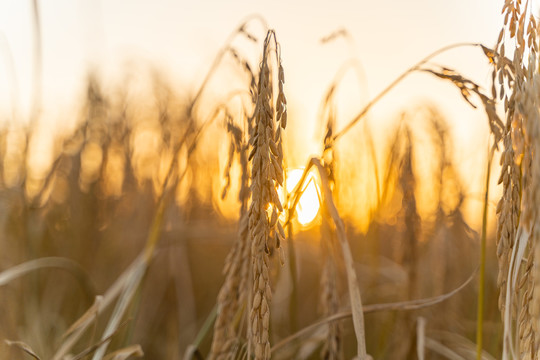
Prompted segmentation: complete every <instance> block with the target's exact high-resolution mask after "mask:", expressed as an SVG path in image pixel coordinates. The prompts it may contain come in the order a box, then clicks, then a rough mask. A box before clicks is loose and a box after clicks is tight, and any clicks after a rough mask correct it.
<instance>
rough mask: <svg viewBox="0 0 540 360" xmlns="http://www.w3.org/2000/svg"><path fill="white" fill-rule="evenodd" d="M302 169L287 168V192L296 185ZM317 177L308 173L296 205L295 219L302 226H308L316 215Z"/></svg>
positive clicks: (317, 201) (318, 192)
mask: <svg viewBox="0 0 540 360" xmlns="http://www.w3.org/2000/svg"><path fill="white" fill-rule="evenodd" d="M303 173H304V170H303V169H289V170H288V171H287V179H286V180H285V186H286V188H287V193H288V194H289V195H292V192H293V191H294V189H295V187H296V185H298V182H299V181H300V179H301V178H302V174H303ZM317 181H318V180H317V178H316V177H315V175H314V174H313V173H311V172H310V173H308V175H307V178H306V181H305V185H304V187H303V189H302V195H301V196H300V200H299V201H298V204H297V205H296V219H297V220H298V222H299V223H300V225H302V226H309V225H311V223H312V222H313V221H314V220H315V218H316V217H317V214H318V213H319V208H320V201H319V199H320V191H319V185H318V183H317Z"/></svg>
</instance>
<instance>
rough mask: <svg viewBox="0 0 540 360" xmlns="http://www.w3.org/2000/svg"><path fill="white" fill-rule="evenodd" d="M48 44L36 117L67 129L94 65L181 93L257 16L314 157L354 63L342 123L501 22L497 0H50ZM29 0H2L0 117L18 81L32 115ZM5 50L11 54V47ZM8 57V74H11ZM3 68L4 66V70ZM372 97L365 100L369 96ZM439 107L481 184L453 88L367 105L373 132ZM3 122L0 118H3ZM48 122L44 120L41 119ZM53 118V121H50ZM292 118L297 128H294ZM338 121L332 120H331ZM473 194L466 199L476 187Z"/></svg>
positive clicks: (477, 147)
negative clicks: (322, 116)
mask: <svg viewBox="0 0 540 360" xmlns="http://www.w3.org/2000/svg"><path fill="white" fill-rule="evenodd" d="M38 3H39V9H40V17H41V25H42V44H43V119H44V121H51V122H54V123H56V124H57V125H58V124H60V126H61V125H62V124H65V122H66V121H69V119H67V118H66V115H65V114H66V112H65V109H67V108H70V107H72V106H73V105H74V104H76V103H77V99H79V97H80V96H81V94H82V89H83V80H84V79H85V75H86V71H87V70H88V68H89V67H98V68H99V69H100V72H101V73H102V74H103V75H105V78H106V79H116V80H117V81H120V80H121V78H120V77H118V76H117V74H119V73H121V71H119V70H121V69H124V68H125V64H126V62H127V61H128V60H133V59H136V61H138V62H141V61H142V62H145V63H148V64H153V65H155V66H157V67H158V68H160V69H162V70H163V71H166V72H167V74H168V75H169V79H170V80H171V81H173V82H174V83H175V84H178V87H177V88H178V89H179V90H181V91H182V90H183V91H186V92H187V91H189V90H190V89H193V88H194V87H196V86H197V85H198V84H199V83H200V81H201V79H202V78H203V76H204V75H205V74H206V72H207V71H208V69H209V67H210V64H211V61H212V59H213V56H214V55H215V53H216V52H217V51H218V50H219V48H220V46H221V45H222V44H223V42H224V41H225V39H226V38H227V36H228V34H229V33H230V32H231V31H232V30H233V29H234V28H235V27H236V26H238V24H239V22H240V21H241V20H242V19H243V18H245V17H246V16H247V15H250V14H253V13H258V14H261V15H262V16H264V18H265V19H266V21H267V22H268V24H269V26H270V27H271V28H273V29H275V30H276V34H277V37H278V41H279V42H280V43H281V49H282V58H283V64H284V67H285V73H286V74H285V75H286V92H287V96H288V100H289V104H290V106H291V112H292V113H294V114H295V118H294V119H291V122H293V124H292V125H291V126H300V127H301V128H302V129H303V132H302V134H303V137H304V140H305V144H304V146H303V149H304V151H305V154H302V155H301V156H300V158H302V159H303V158H307V156H308V155H309V154H311V153H318V152H319V145H318V144H319V143H318V142H317V141H316V140H314V136H316V135H317V136H320V131H319V132H318V130H316V129H315V127H316V126H317V121H316V120H315V118H316V113H317V110H318V104H319V103H320V101H321V97H322V96H323V93H324V91H325V89H326V87H327V86H328V84H329V83H330V82H331V80H332V78H333V77H334V74H335V73H336V71H337V70H338V69H339V67H340V66H341V65H342V64H343V63H344V62H346V61H347V60H349V59H350V58H352V57H355V58H357V59H359V60H360V62H361V63H362V66H363V69H364V76H365V84H364V86H363V88H362V89H360V90H359V89H358V86H357V85H356V83H355V81H353V80H349V81H346V82H345V83H344V86H343V89H342V93H341V95H340V99H341V100H340V105H341V109H342V111H341V115H342V122H341V124H343V123H345V122H346V121H347V120H346V119H348V118H350V117H351V116H352V115H353V114H354V113H355V112H357V111H358V110H359V109H360V108H361V105H362V103H363V102H365V101H366V99H367V98H371V97H373V96H374V95H375V94H377V93H378V92H379V91H381V90H382V89H383V88H384V87H385V86H386V85H387V84H389V83H390V82H391V81H392V80H393V79H394V78H396V77H397V76H399V74H401V73H402V72H403V71H404V70H406V69H407V68H408V67H410V66H411V65H413V64H414V63H416V62H417V61H418V60H420V59H421V58H422V57H424V56H425V55H427V54H429V53H430V52H432V51H434V50H436V49H438V48H440V47H442V46H445V45H448V44H451V43H456V42H481V43H483V44H485V45H487V46H492V45H493V44H494V42H495V40H496V38H497V35H498V31H499V29H500V27H501V25H502V18H501V16H500V11H501V8H502V4H503V0H500V1H495V0H452V1H442V0H408V1H403V0H381V1H363V0H338V1H328V0H325V1H322V0H310V1H307V0H286V1H284V0H277V1H272V2H268V1H254V0H243V1H217V0H216V1H186V0H152V1H150V0H145V1H143V0H107V1H103V0H102V1H92V0H47V1H38ZM338 29H346V30H347V31H348V33H349V34H350V39H349V41H345V40H344V39H341V40H337V41H334V42H332V43H330V44H321V42H320V39H321V38H322V37H324V36H327V35H328V34H330V33H332V32H334V31H336V30H338ZM34 41H35V39H34V36H33V22H32V1H30V0H0V51H1V54H2V55H1V56H0V63H1V64H2V65H1V66H0V79H2V81H0V106H1V107H2V109H3V111H0V114H8V113H9V111H7V110H6V109H10V108H11V104H12V102H13V100H12V99H13V91H12V87H11V86H10V81H8V80H4V79H10V78H12V76H13V75H15V78H16V83H17V88H18V91H17V94H16V97H15V99H17V102H16V108H17V110H18V112H19V113H20V114H21V115H22V117H23V118H24V116H27V113H28V107H29V106H28V104H29V103H30V99H31V90H32V84H33V81H34V77H33V75H34V74H33V67H32V64H33V59H34V52H33V46H34ZM7 49H9V51H8V50H7ZM8 54H11V56H12V58H13V63H14V69H11V68H10V67H9V61H7V58H8V57H9V55H8ZM435 63H439V64H444V65H447V66H449V67H452V68H454V69H457V70H458V71H460V72H461V73H463V74H465V75H466V76H468V77H470V78H472V79H473V80H475V81H477V82H478V83H480V84H482V85H484V86H486V87H487V86H488V85H489V84H488V80H489V73H490V72H489V71H490V69H489V66H488V65H487V62H486V60H485V58H484V57H483V56H482V53H481V51H479V50H478V49H457V50H453V51H451V52H449V53H447V54H444V55H442V56H440V57H438V58H437V59H436V60H435ZM6 64H8V65H7V66H6ZM366 91H367V93H366ZM426 101H427V102H430V103H432V104H434V105H436V106H437V107H439V108H440V109H441V111H442V112H443V113H444V114H445V116H446V117H447V118H448V120H449V121H450V124H451V127H452V129H451V131H452V133H453V135H454V137H455V138H457V139H458V140H457V145H456V146H455V149H456V154H455V156H456V161H457V162H461V163H462V164H464V165H463V166H466V167H467V168H470V169H476V171H475V172H471V173H470V174H469V178H468V182H470V183H475V184H482V179H483V177H484V175H485V174H484V171H483V169H484V167H483V165H482V164H483V161H484V160H485V154H486V151H485V150H486V148H487V145H486V144H487V139H488V130H487V125H486V124H487V121H486V119H485V115H484V114H483V112H482V111H473V110H472V109H471V108H470V107H469V106H468V105H467V104H465V102H464V101H462V99H461V97H460V95H459V93H458V91H457V90H456V89H454V88H453V87H452V86H450V85H449V84H447V83H443V82H441V81H440V80H437V79H434V78H433V77H432V76H429V75H426V74H419V75H414V76H412V77H411V78H409V79H407V80H406V81H405V82H403V83H402V84H400V85H399V86H398V87H396V88H395V90H393V91H392V92H391V93H390V94H389V95H388V96H387V97H386V98H385V100H383V101H382V102H381V103H380V104H379V105H378V106H377V107H375V108H374V109H373V112H372V113H371V116H370V122H371V123H372V125H374V131H375V136H376V138H377V137H381V136H384V135H385V133H386V132H387V129H388V128H387V124H389V123H390V120H394V119H395V118H396V116H397V115H398V114H399V112H400V111H401V110H402V109H404V108H405V109H414V107H415V106H417V105H419V104H421V103H422V102H426ZM2 116H3V117H4V118H5V116H6V115H2ZM47 119H48V120H47ZM51 119H53V120H51ZM294 123H295V124H296V125H294ZM338 126H339V124H338ZM478 191H479V188H474V187H473V188H471V189H470V192H471V193H474V192H478Z"/></svg>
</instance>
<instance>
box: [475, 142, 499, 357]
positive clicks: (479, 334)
mask: <svg viewBox="0 0 540 360" xmlns="http://www.w3.org/2000/svg"><path fill="white" fill-rule="evenodd" d="M494 151H495V147H492V148H491V151H490V154H489V159H488V163H487V174H486V184H485V186H486V188H485V192H484V207H483V210H482V211H483V212H482V239H481V243H480V276H479V279H478V305H477V315H476V360H481V359H482V347H483V346H482V342H483V333H484V297H485V281H486V237H487V220H488V217H487V215H488V214H487V210H488V205H489V202H488V198H489V179H490V175H491V162H492V160H493V153H494Z"/></svg>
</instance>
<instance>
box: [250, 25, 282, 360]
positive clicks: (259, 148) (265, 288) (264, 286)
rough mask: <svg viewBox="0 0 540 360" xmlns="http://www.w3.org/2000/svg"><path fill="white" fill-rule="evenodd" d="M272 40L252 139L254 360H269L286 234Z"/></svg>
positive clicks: (279, 107) (279, 110) (266, 45)
mask: <svg viewBox="0 0 540 360" xmlns="http://www.w3.org/2000/svg"><path fill="white" fill-rule="evenodd" d="M272 39H273V40H274V41H273V43H274V45H275V46H276V49H277V48H278V46H277V41H276V38H275V33H274V32H273V31H269V32H268V35H267V37H266V40H265V43H264V49H263V59H262V63H261V72H260V75H259V83H258V88H257V103H256V107H255V124H254V127H253V128H252V131H251V134H250V144H251V145H252V150H251V153H250V157H249V159H250V160H251V162H252V165H251V204H250V206H249V210H248V219H249V225H248V226H249V240H250V243H251V258H252V274H251V276H252V281H253V283H252V288H251V314H250V317H249V319H250V323H249V325H250V332H249V339H250V343H251V346H252V351H253V354H254V356H255V359H269V358H270V341H269V327H270V303H271V298H272V290H271V287H270V277H269V261H270V259H269V255H270V253H271V252H273V251H274V250H275V249H278V250H280V243H281V242H282V241H283V240H284V239H285V233H284V231H283V228H282V226H281V224H280V222H279V220H278V218H279V214H280V213H281V212H282V211H283V207H282V205H281V202H280V200H279V197H278V193H277V189H276V187H277V186H278V185H283V180H284V179H283V165H282V164H283V149H282V135H281V128H285V126H286V122H287V112H286V100H285V95H284V92H283V83H284V74H283V67H282V65H281V60H280V58H279V55H278V56H277V59H278V61H277V66H278V96H277V104H276V114H275V118H276V119H275V120H274V107H273V103H272V92H273V90H272V85H271V72H270V64H271V61H270V55H271V53H272V52H271V49H270V45H271V40H272ZM276 54H277V50H276Z"/></svg>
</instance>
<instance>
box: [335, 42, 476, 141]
mask: <svg viewBox="0 0 540 360" xmlns="http://www.w3.org/2000/svg"><path fill="white" fill-rule="evenodd" d="M463 46H481V44H478V43H456V44H451V45H447V46H445V47H442V48H440V49H438V50H436V51H434V52H432V53H431V54H429V55H428V56H426V57H425V58H423V59H422V60H420V61H419V62H418V63H416V64H415V65H413V66H412V67H410V68H409V69H408V70H406V71H405V72H404V73H402V74H401V75H400V76H398V77H397V78H396V79H395V80H394V81H393V82H391V83H390V85H388V86H387V87H386V88H385V89H384V90H383V91H381V92H380V93H379V94H378V95H377V96H375V97H374V98H373V99H372V100H371V101H370V102H369V103H368V104H367V105H366V106H365V107H364V108H363V109H362V110H361V111H360V112H359V113H358V114H357V115H356V116H355V117H354V118H353V119H352V120H351V121H350V122H349V123H348V124H347V125H346V126H345V127H344V128H343V129H341V131H339V132H337V133H336V134H335V135H334V137H333V138H332V140H334V141H335V140H337V139H339V138H340V137H342V136H343V135H345V133H346V132H347V131H349V130H350V129H351V128H352V127H353V126H354V125H355V124H356V123H357V122H358V121H360V120H362V119H363V117H364V116H365V115H366V114H367V113H368V111H369V110H371V108H372V107H373V105H375V104H376V103H377V102H378V101H379V100H381V99H382V98H383V97H384V96H385V95H386V94H387V93H388V92H389V91H390V90H392V89H393V88H394V87H395V86H396V85H397V84H399V83H400V82H401V81H402V80H403V79H405V78H406V77H407V76H408V75H410V74H411V73H413V72H415V71H416V70H418V69H419V68H420V67H421V66H422V65H424V64H425V63H426V62H428V61H429V60H431V59H432V58H434V57H435V56H437V55H439V54H441V53H443V52H445V51H448V50H451V49H455V48H458V47H463Z"/></svg>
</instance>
